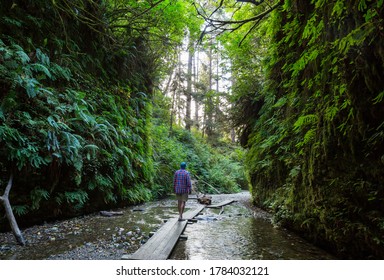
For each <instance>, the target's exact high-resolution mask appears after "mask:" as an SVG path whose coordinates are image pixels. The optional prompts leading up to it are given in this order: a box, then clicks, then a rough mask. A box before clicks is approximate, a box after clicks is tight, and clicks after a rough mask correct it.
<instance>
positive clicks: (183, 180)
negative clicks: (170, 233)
mask: <svg viewBox="0 0 384 280" xmlns="http://www.w3.org/2000/svg"><path fill="white" fill-rule="evenodd" d="M186 167H187V164H186V163H185V162H182V163H181V164H180V169H179V170H177V171H176V172H175V176H174V177H173V189H174V191H175V193H176V198H177V209H178V210H179V221H183V213H184V208H185V203H186V202H187V200H188V194H189V193H190V192H191V189H192V184H191V177H190V175H189V172H188V171H187V170H185V168H186Z"/></svg>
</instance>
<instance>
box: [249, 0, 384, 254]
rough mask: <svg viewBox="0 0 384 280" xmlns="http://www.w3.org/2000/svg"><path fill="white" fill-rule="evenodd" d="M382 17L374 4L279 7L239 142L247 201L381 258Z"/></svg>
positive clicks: (318, 238) (339, 245) (297, 0)
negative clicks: (248, 129)
mask: <svg viewBox="0 0 384 280" xmlns="http://www.w3.org/2000/svg"><path fill="white" fill-rule="evenodd" d="M383 18H384V4H383V1H368V0H353V1H346V0H332V1H331V0H329V1H326V0H316V1H315V0H313V1H307V0H286V1H281V8H279V9H278V10H276V11H275V12H274V13H273V14H272V15H271V18H270V22H269V34H272V44H271V46H270V47H269V54H268V65H267V68H268V70H267V72H268V78H267V81H266V83H265V85H266V87H265V88H264V91H263V92H262V93H261V96H260V97H259V99H262V100H263V101H264V105H263V107H262V108H261V110H260V111H259V117H258V120H257V122H256V124H255V126H254V128H253V133H252V134H251V136H250V137H249V142H248V145H249V147H250V150H249V152H248V156H247V165H248V168H249V174H250V178H251V184H252V194H253V198H254V201H255V203H256V204H258V205H260V206H262V207H265V208H269V209H272V210H273V211H274V212H275V221H276V222H279V223H281V224H284V225H286V226H288V227H290V228H292V229H295V230H296V231H298V232H301V233H303V234H304V235H305V236H307V237H308V238H309V239H311V240H313V241H315V242H317V243H318V244H321V245H323V246H326V247H328V248H329V249H331V250H333V251H334V252H335V253H336V254H338V255H339V256H341V257H343V258H383V257H384V238H383V236H384V79H383V73H384V21H383ZM258 110H259V109H258Z"/></svg>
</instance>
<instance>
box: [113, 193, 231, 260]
mask: <svg viewBox="0 0 384 280" xmlns="http://www.w3.org/2000/svg"><path fill="white" fill-rule="evenodd" d="M232 202H233V200H228V201H225V202H222V203H220V204H219V205H217V206H218V207H220V206H222V205H226V204H230V203H232ZM215 206H216V205H210V207H215ZM205 207H206V205H199V206H198V207H197V208H195V209H192V210H189V211H187V212H185V213H184V214H183V218H184V220H183V221H179V220H178V218H171V219H169V220H168V221H167V222H166V223H165V224H164V225H163V226H162V227H161V228H160V229H159V230H158V231H156V233H155V234H154V235H153V236H152V237H151V238H150V239H148V241H147V242H146V243H145V244H143V245H142V246H141V247H140V248H139V249H138V250H137V251H136V252H135V253H133V254H130V255H123V256H122V257H121V259H122V260H166V259H168V257H169V255H170V254H171V252H172V250H173V248H174V247H175V245H176V243H177V241H178V240H179V237H180V235H181V234H182V233H183V231H184V229H185V227H186V226H187V223H188V220H192V219H193V218H194V217H195V216H197V215H198V214H199V213H200V212H201V211H202V210H203V209H204V208H205Z"/></svg>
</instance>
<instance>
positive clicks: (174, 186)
mask: <svg viewBox="0 0 384 280" xmlns="http://www.w3.org/2000/svg"><path fill="white" fill-rule="evenodd" d="M176 177H177V176H176V172H175V174H174V175H173V191H174V192H176V180H177V179H176Z"/></svg>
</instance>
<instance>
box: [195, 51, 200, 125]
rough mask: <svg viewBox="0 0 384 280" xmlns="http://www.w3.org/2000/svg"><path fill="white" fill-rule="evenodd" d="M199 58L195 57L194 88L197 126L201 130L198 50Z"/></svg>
mask: <svg viewBox="0 0 384 280" xmlns="http://www.w3.org/2000/svg"><path fill="white" fill-rule="evenodd" d="M196 56H197V57H195V67H194V84H195V86H194V88H195V94H194V96H195V122H194V123H195V126H196V128H197V129H199V127H200V125H199V102H200V101H199V98H198V93H197V91H198V87H197V83H198V81H199V49H197V55H196Z"/></svg>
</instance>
